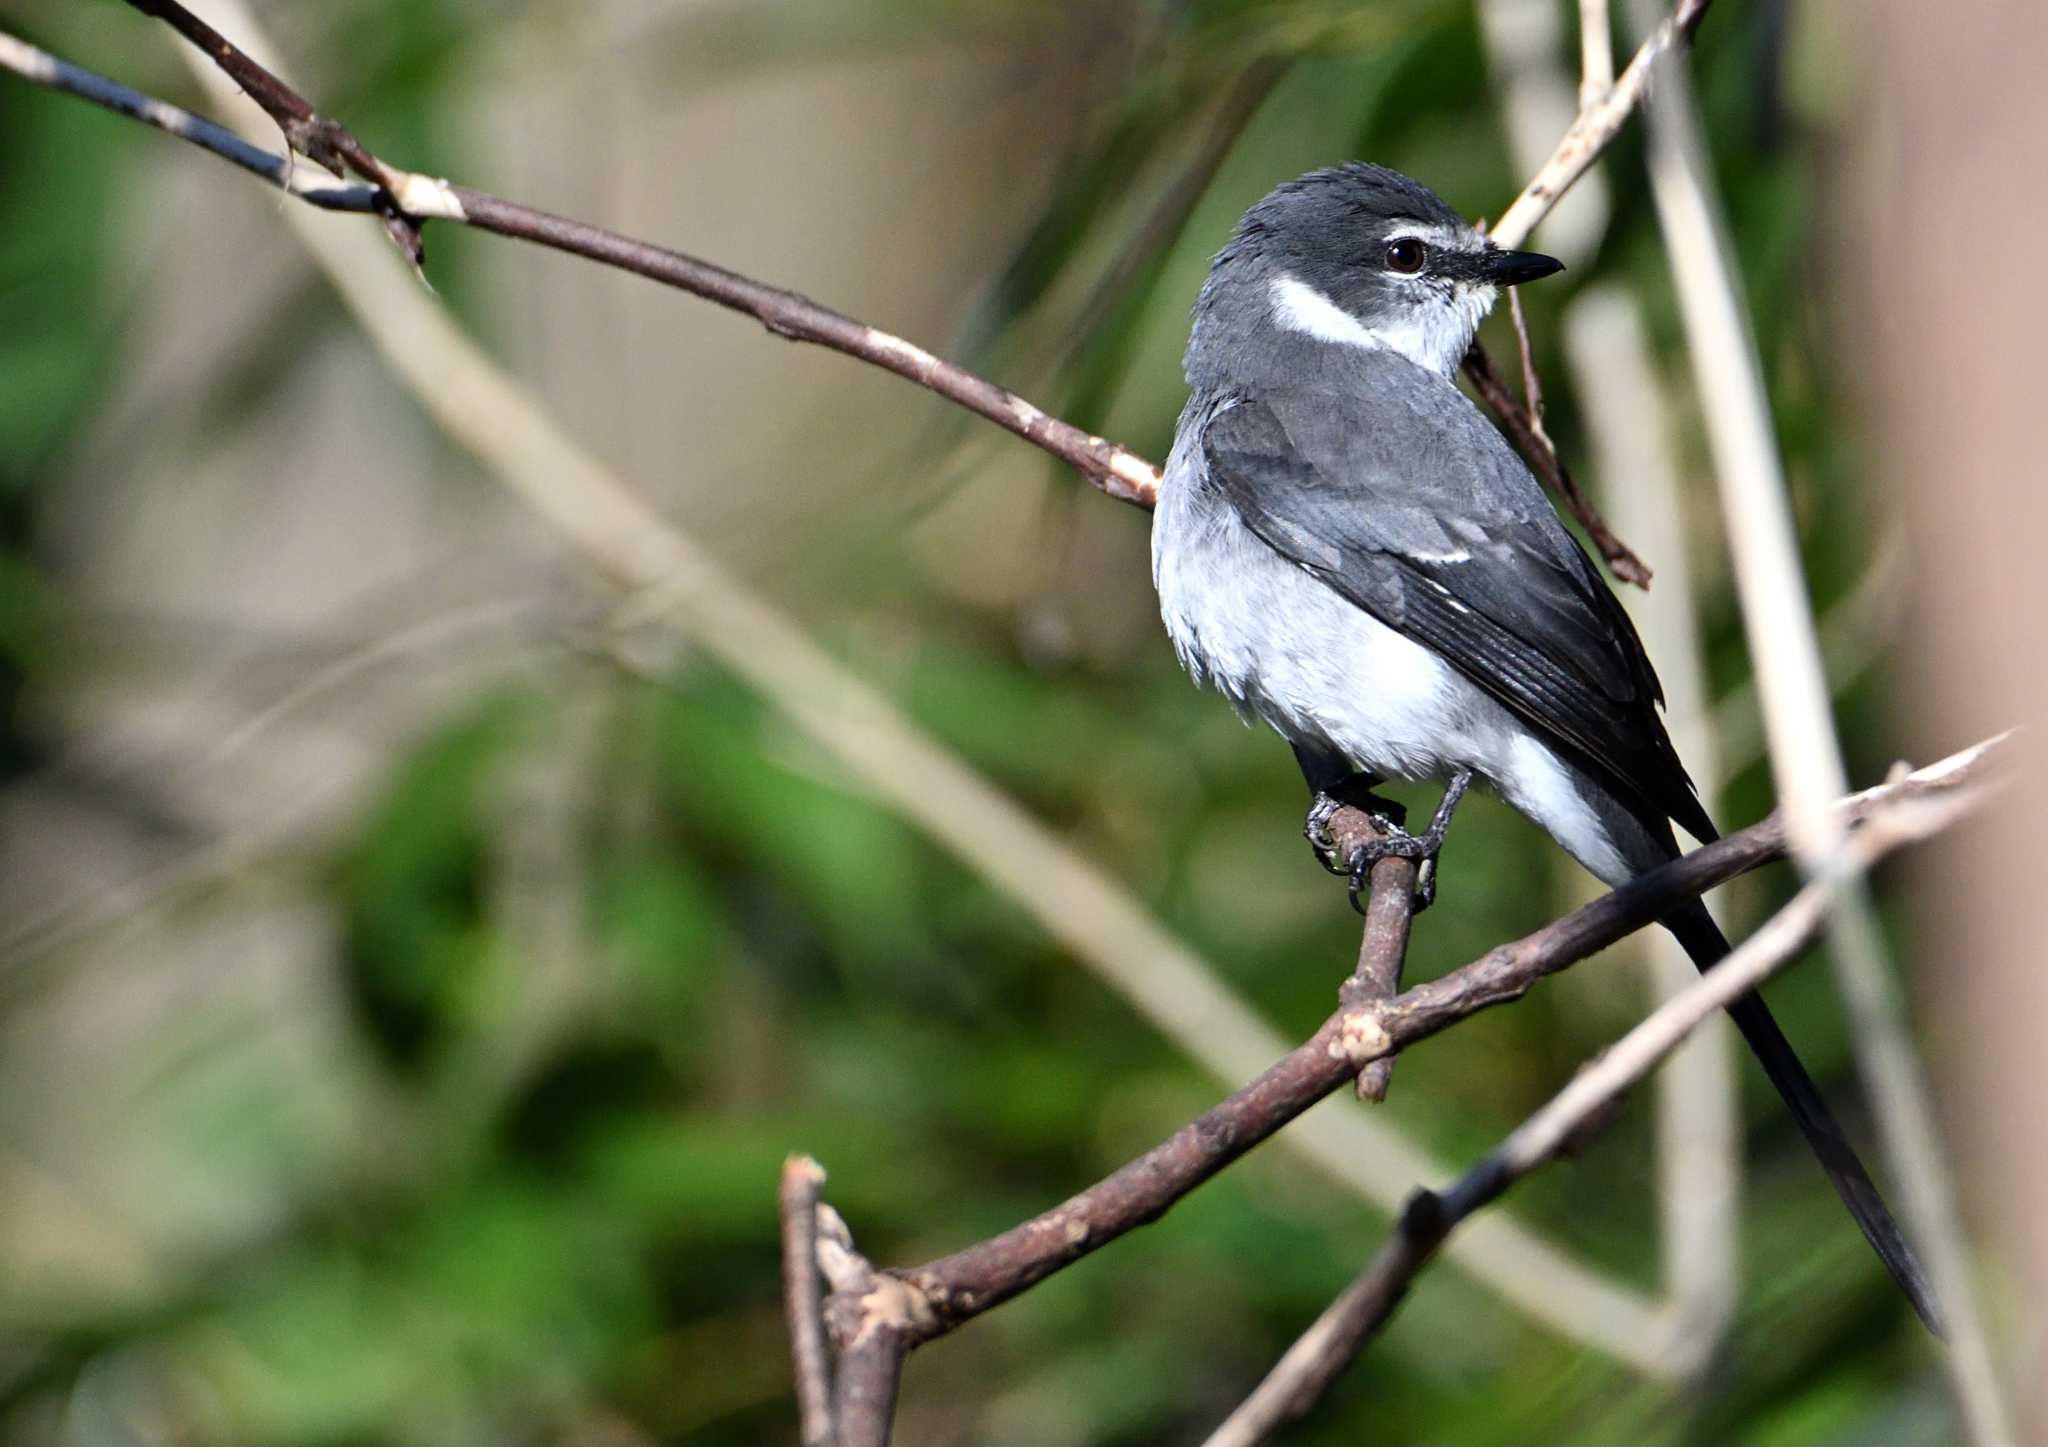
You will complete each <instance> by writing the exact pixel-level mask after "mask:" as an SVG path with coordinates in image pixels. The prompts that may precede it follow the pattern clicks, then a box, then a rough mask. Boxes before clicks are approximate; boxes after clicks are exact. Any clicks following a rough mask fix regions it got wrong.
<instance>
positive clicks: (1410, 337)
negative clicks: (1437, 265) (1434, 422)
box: [1271, 273, 1495, 377]
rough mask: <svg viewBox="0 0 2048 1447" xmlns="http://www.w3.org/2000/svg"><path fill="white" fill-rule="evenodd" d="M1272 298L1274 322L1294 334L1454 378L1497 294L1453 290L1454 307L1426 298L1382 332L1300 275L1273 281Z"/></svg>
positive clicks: (1482, 288) (1484, 290)
mask: <svg viewBox="0 0 2048 1447" xmlns="http://www.w3.org/2000/svg"><path fill="white" fill-rule="evenodd" d="M1271 295H1272V301H1273V320H1274V322H1275V323H1277V324H1278V325H1279V326H1281V327H1283V328H1285V329H1286V330H1288V331H1291V332H1301V333H1303V334H1305V335H1307V336H1311V337H1314V338H1315V339H1316V340H1317V341H1319V342H1329V343H1332V344H1333V345H1336V346H1340V347H1365V348H1379V349H1384V350H1386V351H1390V352H1399V353H1400V354H1401V355H1402V356H1404V357H1406V358H1407V359H1408V360H1409V361H1411V362H1413V363H1415V365H1416V366H1418V367H1421V368H1423V369H1424V370H1425V371H1430V372H1434V373H1436V374H1437V375H1438V376H1440V377H1448V376H1450V375H1451V373H1452V371H1453V370H1454V369H1455V368H1456V367H1457V365H1458V362H1459V360H1460V359H1461V358H1463V357H1464V355H1465V351H1466V349H1467V348H1468V347H1470V346H1471V345H1472V337H1473V334H1474V333H1476V332H1477V331H1478V330H1479V321H1480V318H1482V317H1484V316H1485V315H1486V313H1487V311H1488V309H1489V308H1491V307H1492V306H1493V298H1494V295H1495V292H1494V289H1493V288H1492V287H1490V286H1478V285H1471V284H1461V285H1458V286H1456V287H1454V288H1453V289H1452V291H1451V297H1450V300H1449V302H1448V303H1435V302H1433V301H1431V300H1429V299H1427V298H1425V299H1423V300H1421V301H1420V302H1419V303H1418V305H1416V306H1415V307H1414V308H1413V311H1412V315H1411V316H1410V317H1409V318H1408V319H1407V320H1406V321H1404V322H1402V323H1401V324H1399V325H1396V326H1392V327H1386V328H1382V329H1380V330H1378V331H1375V330H1373V329H1372V328H1370V327H1368V326H1366V325H1365V323H1363V322H1361V321H1360V320H1359V319H1358V318H1357V317H1355V316H1353V315H1351V313H1350V312H1347V311H1345V310H1344V308H1342V307H1340V306H1338V305H1337V303H1335V302H1333V301H1331V300H1330V299H1329V298H1328V297H1327V296H1325V295H1323V294H1322V293H1321V292H1319V291H1317V290H1316V289H1315V288H1314V287H1312V286H1310V285H1309V284H1308V283H1307V282H1305V281H1303V280H1302V279H1301V278H1300V277H1298V276H1291V275H1287V274H1285V273H1283V274H1282V275H1280V276H1277V277H1275V278H1273V283H1272V292H1271Z"/></svg>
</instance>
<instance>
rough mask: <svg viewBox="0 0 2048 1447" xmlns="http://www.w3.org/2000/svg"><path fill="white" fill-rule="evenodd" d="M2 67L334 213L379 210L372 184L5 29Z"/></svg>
mask: <svg viewBox="0 0 2048 1447" xmlns="http://www.w3.org/2000/svg"><path fill="white" fill-rule="evenodd" d="M0 69H6V70H11V71H13V72H14V73H15V74H16V75H19V76H21V77H22V78H23V79H25V80H30V81H34V82H35V83H36V84H37V85H42V86H48V87H49V88H50V89H51V90H55V91H62V92H63V93H64V94H66V95H75V96H77V97H79V98H80V99H81V100H88V101H91V102H92V103H93V104H94V105H98V106H104V107H106V108H107V109H108V110H110V111H113V112H115V113H116V114H118V115H124V116H127V117H129V118H130V119H131V120H138V121H141V122H142V123H143V124H144V125H146V126H153V127H155V128H156V129H157V130H160V131H162V132H164V134H166V135H170V136H176V137H177V138H178V139H179V140H181V141H187V142H190V143H191V144H192V145H195V146H198V147H199V148H200V149H202V150H206V151H211V152H212V153H213V154H214V155H216V156H219V157H220V158H221V159H222V160H224V161H227V162H228V163H230V164H231V165H236V166H240V167H241V168H242V169H243V170H245V171H247V172H249V173H250V174H251V175H254V176H258V177H261V178H262V179H263V180H265V181H268V182H269V183H270V184H271V185H273V186H275V187H277V188H278V189H280V190H282V191H287V192H289V193H290V194H292V195H294V196H297V197H298V198H299V199H300V200H302V201H309V202H311V203H312V204H313V205H315V206H319V207H323V208H325V209H327V210H330V211H360V212H374V211H375V210H376V209H377V190H376V188H375V187H373V186H362V185H357V184H355V183H353V182H348V181H336V180H334V179H333V178H331V177H328V176H324V175H321V174H320V173H318V172H315V171H306V170H301V169H299V168H296V167H294V166H293V165H292V164H291V161H290V158H289V157H286V156H278V155H273V154H272V153H271V152H269V151H266V150H263V149H262V148H261V147H258V146H252V145H250V144H249V143H248V142H247V141H245V140H243V139H242V138H241V137H240V136H238V135H236V134H235V133H234V132H232V131H229V130H226V129H224V128H222V127H220V126H217V125H215V124H214V123H213V122H212V121H209V120H205V119H203V118H201V117H199V116H195V115H193V114H192V113H191V112H190V111H186V110H181V109H179V108H178V107H177V106H174V105H172V104H170V103H169V102H168V101H160V100H157V99H156V98H155V97H153V96H146V95H144V94H142V92H140V91H136V90H130V89H129V88H128V87H127V86H125V85H120V84H117V83H116V82H114V81H111V80H108V79H107V78H106V77H105V76H103V75H98V74H95V73H94V72H92V71H90V70H84V69H81V68H80V67H78V66H75V65H73V64H71V63H70V62H69V61H65V60H59V59H58V58H57V57H56V56H54V55H51V54H50V53H48V52H47V51H43V50H38V49H37V48H36V47H35V46H33V45H30V44H29V43H28V42H27V41H25V40H18V39H16V38H15V37H14V36H12V35H9V34H7V33H6V32H4V31H0Z"/></svg>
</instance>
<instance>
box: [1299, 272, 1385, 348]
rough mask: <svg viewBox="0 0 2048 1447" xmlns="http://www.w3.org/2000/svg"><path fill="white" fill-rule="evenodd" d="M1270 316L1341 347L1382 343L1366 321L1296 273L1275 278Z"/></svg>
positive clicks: (1322, 340)
mask: <svg viewBox="0 0 2048 1447" xmlns="http://www.w3.org/2000/svg"><path fill="white" fill-rule="evenodd" d="M1273 319H1274V320H1275V321H1277V322H1279V323H1280V325H1281V326H1283V327H1285V328H1286V329H1287V330H1288V331H1290V332H1306V333H1307V334H1308V335H1309V336H1312V337H1314V338H1315V339H1316V340H1317V341H1319V342H1335V343H1336V344H1337V345H1338V346H1343V347H1369V348H1377V347H1381V346H1384V345H1385V343H1384V342H1382V341H1381V340H1380V339H1379V337H1377V336H1375V335H1374V334H1373V333H1372V332H1370V331H1368V330H1367V329H1366V326H1365V323H1363V322H1361V321H1360V320H1359V319H1358V318H1357V317H1355V316H1353V315H1351V313H1350V312H1348V311H1346V310H1344V308H1342V307H1340V306H1338V305H1337V303H1335V302H1333V301H1331V300H1330V299H1329V298H1328V297H1326V296H1324V295H1323V294H1322V293H1321V292H1319V291H1317V290H1316V289H1315V288H1314V287H1312V286H1310V285H1309V284H1308V283H1307V282H1305V281H1303V280H1302V279H1301V278H1300V277H1298V276H1278V277H1275V278H1274V280H1273Z"/></svg>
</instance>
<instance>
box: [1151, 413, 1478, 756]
mask: <svg viewBox="0 0 2048 1447" xmlns="http://www.w3.org/2000/svg"><path fill="white" fill-rule="evenodd" d="M1192 430H1194V429H1189V428H1183V441H1177V443H1176V446H1175V450H1174V455H1173V456H1172V457H1170V458H1169V459H1168V464H1167V470H1166V477H1165V480H1164V482H1163V483H1162V485H1161V488H1160V500H1159V505H1158V508H1157V510H1156V511H1155V512H1154V514H1153V522H1152V576H1153V581H1154V583H1155V584H1156V585H1157V587H1158V590H1159V606H1160V614H1161V617H1162V618H1163V619H1164V621H1165V623H1166V631H1167V633H1168V634H1169V636H1171V638H1172V639H1173V645H1174V649H1175V651H1176V652H1178V653H1179V655H1180V659H1181V662H1182V663H1183V664H1184V665H1185V666H1186V667H1187V669H1188V671H1189V672H1190V673H1191V674H1193V675H1194V677H1195V679H1196V680H1197V681H1198V682H1202V683H1207V684H1209V685H1211V686H1213V687H1214V688H1216V689H1217V690H1218V691H1219V692H1221V693H1222V694H1223V695H1224V696H1225V697H1227V698H1228V699H1230V701H1231V702H1232V703H1233V704H1234V705H1235V706H1236V707H1237V710H1238V712H1239V713H1240V714H1242V715H1244V716H1245V717H1247V718H1248V719H1249V718H1258V719H1262V720H1264V721H1265V722H1266V723H1267V724H1269V725H1271V726H1272V727H1273V729H1275V730H1276V731H1277V732H1278V733H1280V734H1281V735H1282V736H1283V737H1284V738H1286V739H1288V740H1289V741H1290V742H1295V743H1303V744H1309V745H1314V746H1317V747H1327V748H1334V749H1335V750H1336V751H1337V752H1338V753H1340V754H1342V755H1343V756H1344V757H1346V758H1348V759H1350V760H1351V762H1352V763H1353V764H1354V765H1355V766H1357V767H1358V768H1361V769H1365V770H1368V771H1370V772H1372V773H1374V774H1377V775H1380V776H1381V777H1386V778H1428V777H1432V776H1435V775H1438V774H1441V773H1443V772H1445V771H1446V769H1447V768H1448V767H1450V766H1453V765H1456V764H1459V763H1462V762H1465V761H1466V756H1468V755H1470V754H1472V753H1474V752H1478V751H1483V748H1482V746H1481V744H1480V741H1479V740H1477V739H1475V738H1473V737H1472V735H1473V734H1474V732H1475V730H1477V729H1480V728H1483V727H1486V726H1488V725H1490V724H1491V723H1492V722H1493V715H1495V714H1496V713H1497V712H1498V710H1497V709H1496V708H1494V707H1492V705H1491V700H1488V699H1486V698H1485V696H1484V695H1483V694H1481V693H1480V692H1479V690H1477V689H1476V688H1475V687H1474V686H1473V685H1472V684H1470V683H1469V682H1467V681H1466V680H1465V679H1464V678H1462V677H1461V676H1459V675H1458V674H1456V673H1455V672H1454V671H1453V670H1452V669H1451V668H1450V667H1449V666H1448V665H1447V664H1445V663H1444V662H1443V661H1442V660H1440V659H1439V658H1437V656H1436V655H1435V654H1433V653H1431V652H1429V651H1428V650H1427V649H1425V648H1423V647H1421V646H1420V645H1418V644H1416V643H1414V642H1412V641H1410V640H1409V639H1407V638H1405V637H1403V636H1402V635H1401V634H1399V633H1396V632H1395V631H1393V630H1392V629H1390V628H1388V627H1387V626H1385V625H1384V624H1382V623H1380V622H1379V621H1378V620H1377V619H1375V618H1373V617H1372V616H1371V615H1370V614H1368V613H1366V612H1364V611H1363V610H1361V609H1359V608H1357V607H1356V606H1354V605H1353V604H1352V603H1350V602H1349V601H1348V600H1346V599H1345V598H1344V597H1342V596H1341V595H1339V594H1338V593H1336V592H1335V591H1334V590H1332V589H1331V588H1329V587H1328V586H1326V585H1325V584H1324V583H1322V582H1321V581H1319V580H1318V579H1317V578H1315V577H1314V576H1313V575H1311V574H1310V573H1307V572H1305V571H1303V570H1302V569H1301V568H1300V567H1298V566H1296V565H1295V564H1294V563H1292V562H1289V561H1288V560H1287V559H1285V558H1282V557H1281V556H1280V555H1279V554H1278V553H1276V552H1274V551H1273V550H1272V549H1271V548H1270V547H1268V546H1267V545H1266V544H1265V542H1264V541H1262V540H1261V539H1260V538H1259V536H1258V535H1257V534H1256V533H1254V532H1253V531H1252V530H1251V528H1250V527H1249V526H1247V525H1246V523H1245V521H1244V519H1243V518H1242V517H1241V516H1240V515H1239V514H1238V512H1237V510H1236V509H1235V508H1233V507H1231V506H1230V504H1229V502H1228V501H1227V500H1225V499H1224V498H1223V497H1222V496H1221V495H1220V494H1219V493H1218V492H1217V491H1216V490H1215V489H1213V488H1212V487H1210V486H1209V485H1208V480H1207V478H1206V476H1205V475H1203V473H1202V471H1201V469H1200V467H1199V464H1198V459H1199V452H1198V451H1197V449H1196V448H1195V447H1194V445H1193V444H1192V443H1185V439H1186V435H1187V434H1188V433H1189V432H1190V431H1192ZM1184 443H1185V445H1184ZM1191 454H1192V455H1191Z"/></svg>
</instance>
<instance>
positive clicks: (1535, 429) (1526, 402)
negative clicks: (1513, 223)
mask: <svg viewBox="0 0 2048 1447" xmlns="http://www.w3.org/2000/svg"><path fill="white" fill-rule="evenodd" d="M1508 315H1509V317H1510V318H1511V319H1512V320H1513V322H1514V324H1515V350H1516V351H1517V352H1518V353H1519V354H1520V355H1521V359H1522V405H1523V406H1524V407H1525V408H1527V409H1528V412H1529V431H1530V432H1531V433H1533V434H1534V435H1535V438H1536V440H1537V441H1538V442H1540V443H1542V444H1543V449H1544V451H1546V452H1548V453H1549V454H1550V455H1551V456H1552V457H1555V456H1557V444H1556V443H1555V442H1553V441H1551V440H1550V429H1549V428H1547V427H1545V426H1544V425H1543V378H1542V377H1541V376H1539V375H1538V374H1537V371H1536V352H1535V349H1534V348H1532V347H1531V346H1530V345H1529V318H1528V316H1527V315H1526V314H1525V313H1524V312H1523V311H1522V289H1521V288H1520V287H1518V286H1511V287H1509V288H1508Z"/></svg>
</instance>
